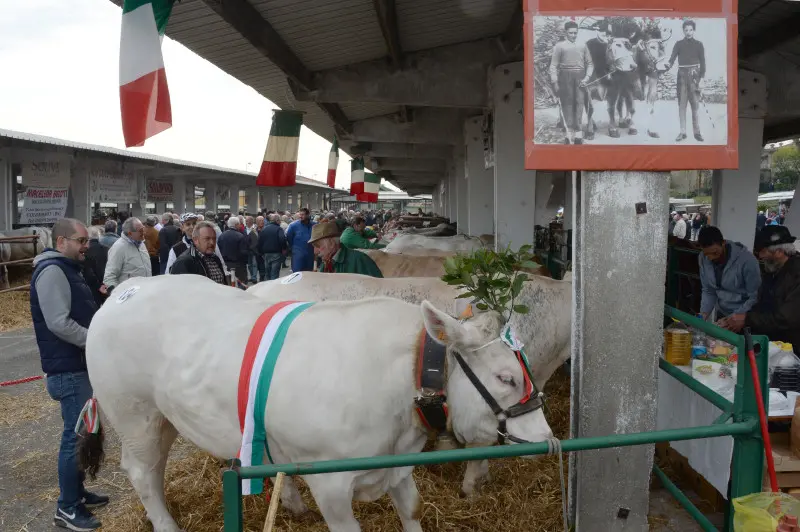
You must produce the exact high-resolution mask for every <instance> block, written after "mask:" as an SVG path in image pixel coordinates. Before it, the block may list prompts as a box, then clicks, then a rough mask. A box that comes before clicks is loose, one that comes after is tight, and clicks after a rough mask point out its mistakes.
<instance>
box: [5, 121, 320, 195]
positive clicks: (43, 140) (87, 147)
mask: <svg viewBox="0 0 800 532" xmlns="http://www.w3.org/2000/svg"><path fill="white" fill-rule="evenodd" d="M2 138H8V139H14V140H21V141H25V142H35V143H37V144H48V145H50V146H60V147H64V148H72V149H76V150H84V151H90V152H96V153H102V154H107V155H115V156H118V157H125V158H129V159H135V160H138V161H145V162H157V163H165V164H170V165H174V166H180V167H183V168H189V169H192V170H203V171H207V172H214V173H218V174H227V175H232V176H239V177H247V178H251V179H253V181H254V184H255V178H256V175H258V174H256V173H253V172H248V171H245V170H237V169H235V168H224V167H222V166H214V165H211V164H203V163H196V162H192V161H186V160H183V159H173V158H171V157H163V156H161V155H153V154H150V153H142V152H138V151H132V150H123V149H119V148H112V147H110V146H100V145H98V144H87V143H85V142H77V141H73V140H65V139H60V138H56V137H48V136H45V135H36V134H34V133H24V132H22V131H13V130H10V129H2V128H0V139H2ZM297 184H299V185H307V186H313V187H319V188H324V189H325V190H332V189H331V188H329V187H328V186H327V185H326V184H325V183H322V182H320V181H317V180H316V179H310V178H308V177H304V176H301V175H298V176H297Z"/></svg>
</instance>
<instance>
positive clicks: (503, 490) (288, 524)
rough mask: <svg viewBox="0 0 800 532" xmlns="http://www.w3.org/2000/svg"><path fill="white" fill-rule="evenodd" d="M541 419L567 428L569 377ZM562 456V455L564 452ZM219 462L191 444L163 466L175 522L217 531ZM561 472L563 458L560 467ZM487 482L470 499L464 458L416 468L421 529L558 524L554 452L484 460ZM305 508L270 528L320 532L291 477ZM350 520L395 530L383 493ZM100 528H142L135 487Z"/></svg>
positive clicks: (259, 500) (450, 531)
mask: <svg viewBox="0 0 800 532" xmlns="http://www.w3.org/2000/svg"><path fill="white" fill-rule="evenodd" d="M546 391H547V393H548V410H549V413H548V415H547V418H548V420H549V422H550V426H551V427H552V429H553V432H554V433H555V434H556V436H558V437H559V438H566V437H567V436H568V433H569V391H570V385H569V378H568V377H567V376H566V375H562V374H561V373H557V375H555V376H554V377H553V378H552V379H551V380H550V382H549V383H548V386H547V390H546ZM565 462H566V456H565ZM222 467H224V462H223V461H221V460H218V459H216V458H213V457H211V456H209V455H208V454H207V453H205V452H203V451H200V450H195V451H194V452H191V453H190V454H189V455H188V456H186V457H185V458H182V459H179V460H172V461H170V462H169V463H168V465H167V475H166V482H165V485H166V498H167V505H168V506H169V510H170V512H171V513H172V515H173V517H174V518H175V519H176V520H177V521H178V525H179V526H180V527H181V528H182V529H184V530H186V531H187V532H219V531H220V530H222V528H223V521H222V513H223V510H222V481H221V475H220V469H221V468H222ZM564 469H565V471H564V474H565V475H566V474H567V472H566V463H565V467H564ZM490 472H491V475H492V481H491V482H489V483H488V484H486V485H484V487H483V488H482V490H481V492H480V493H479V494H478V495H477V496H476V497H474V498H472V499H465V498H463V497H461V496H460V495H459V493H460V488H461V481H462V479H463V475H464V464H442V465H437V466H431V467H418V468H416V470H415V471H414V478H415V480H416V483H417V488H418V489H419V492H420V495H421V497H422V519H421V522H422V528H423V529H424V530H436V531H442V532H456V531H459V532H463V531H475V532H477V531H487V532H488V531H492V532H512V531H513V532H517V531H519V530H526V531H531V532H550V531H553V530H561V486H560V480H559V474H558V458H557V457H555V456H545V457H542V458H539V459H537V460H524V459H510V460H495V461H492V462H490ZM294 480H295V482H296V483H297V485H298V487H299V488H300V491H301V493H302V495H303V499H304V500H305V502H306V504H307V505H308V507H309V508H310V509H311V510H312V511H311V512H309V513H308V514H307V515H304V516H301V517H295V516H293V515H292V514H291V513H289V512H288V511H287V510H285V509H283V508H281V509H280V510H279V511H278V519H277V521H276V525H275V530H279V531H281V532H301V531H302V532H327V530H328V528H327V526H326V525H325V522H324V521H323V520H322V517H321V515H320V514H319V512H318V510H317V509H316V505H315V504H314V502H313V498H312V497H311V494H310V492H309V490H308V488H307V487H306V486H305V484H304V483H303V482H302V480H300V479H299V478H295V479H294ZM267 507H268V504H267V503H266V501H265V499H264V497H262V496H249V497H245V498H244V519H245V523H244V529H245V531H253V532H260V531H261V530H262V527H263V523H264V519H265V517H266V514H267ZM353 509H354V512H355V516H356V519H358V520H359V522H360V523H361V526H362V530H364V531H365V532H395V531H400V530H402V525H401V524H400V520H399V519H398V517H397V513H396V512H395V510H394V508H393V507H392V503H391V501H390V499H389V497H388V496H385V497H383V498H381V499H380V500H378V501H375V502H371V503H363V502H356V503H354V504H353ZM99 517H100V519H101V520H102V522H103V525H104V527H103V528H104V529H105V530H114V531H118V532H149V531H150V530H151V527H150V524H149V522H148V521H147V516H146V515H145V512H144V508H143V507H142V505H141V503H140V502H139V499H138V497H136V495H135V493H133V492H131V494H130V496H129V497H128V498H126V499H125V500H123V501H120V502H119V503H116V502H115V504H112V505H110V506H109V507H108V509H107V510H106V511H104V512H103V513H101V514H99Z"/></svg>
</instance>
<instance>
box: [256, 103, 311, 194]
mask: <svg viewBox="0 0 800 532" xmlns="http://www.w3.org/2000/svg"><path fill="white" fill-rule="evenodd" d="M302 125H303V112H302V111H280V110H275V111H273V116H272V127H271V128H270V130H269V140H267V149H266V151H265V152H264V162H262V163H261V170H260V171H259V172H258V178H256V185H258V186H261V187H293V186H294V185H295V183H296V182H297V151H298V148H299V146H300V127H301V126H302Z"/></svg>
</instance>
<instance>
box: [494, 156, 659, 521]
mask: <svg viewBox="0 0 800 532" xmlns="http://www.w3.org/2000/svg"><path fill="white" fill-rule="evenodd" d="M497 160H498V161H502V160H503V157H498V159H497ZM579 188H580V195H579V202H578V215H577V218H576V226H575V235H576V237H575V242H576V243H575V250H576V253H575V257H574V264H575V268H574V280H573V298H574V307H573V318H572V320H573V321H572V331H573V333H572V334H573V336H572V401H571V409H572V412H571V418H570V419H571V422H572V427H571V429H572V434H571V435H570V437H571V438H576V437H577V438H585V437H592V436H608V435H611V434H628V433H632V432H644V431H652V430H655V428H656V409H657V396H658V393H657V381H656V372H657V369H658V359H659V357H660V355H661V345H662V342H663V338H662V324H663V319H664V316H663V312H664V275H665V273H666V272H665V270H666V261H667V243H666V240H665V238H664V235H665V234H666V231H667V223H668V219H667V218H668V216H667V215H668V214H669V212H668V208H669V205H668V204H669V174H668V173H665V172H583V174H582V176H581V180H580V187H579ZM637 206H638V207H639V208H640V210H642V209H643V210H644V211H645V212H643V213H641V214H637ZM620 228H625V230H620ZM611 317H613V318H611ZM653 448H654V447H653V445H641V446H637V447H619V448H611V449H600V450H594V451H584V452H580V453H573V454H572V455H570V468H569V471H570V483H569V485H570V508H571V512H572V517H573V523H574V524H575V528H576V530H581V531H587V532H594V531H602V532H617V531H620V532H621V531H638V530H647V526H648V525H647V513H648V499H649V496H648V495H649V483H650V470H651V468H652V465H653ZM621 510H622V511H621Z"/></svg>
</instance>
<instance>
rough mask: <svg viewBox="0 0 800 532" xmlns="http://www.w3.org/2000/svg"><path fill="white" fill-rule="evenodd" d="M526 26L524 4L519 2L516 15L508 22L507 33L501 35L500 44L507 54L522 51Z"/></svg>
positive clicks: (515, 11) (515, 10)
mask: <svg viewBox="0 0 800 532" xmlns="http://www.w3.org/2000/svg"><path fill="white" fill-rule="evenodd" d="M524 25H525V16H524V13H523V11H522V2H517V7H516V9H514V14H513V15H511V20H509V21H508V26H506V29H505V31H504V32H503V33H502V35H500V43H501V44H502V45H503V48H505V50H506V51H507V52H509V53H510V52H517V51H519V50H522V45H523V41H524V40H525V39H524V33H523V31H524V30H523V28H524Z"/></svg>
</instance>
